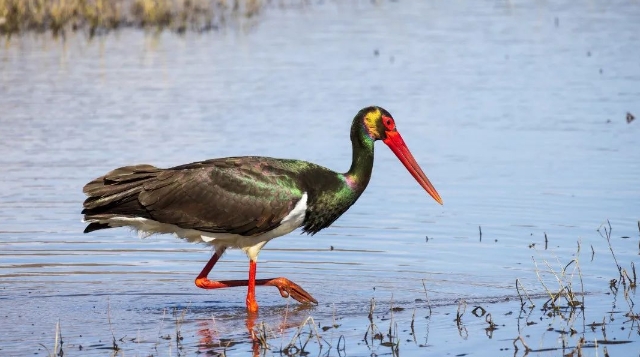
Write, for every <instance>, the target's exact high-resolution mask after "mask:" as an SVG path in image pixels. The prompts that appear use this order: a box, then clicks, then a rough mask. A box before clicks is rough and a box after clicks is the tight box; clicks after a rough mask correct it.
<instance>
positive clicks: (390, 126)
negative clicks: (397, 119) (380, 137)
mask: <svg viewBox="0 0 640 357" xmlns="http://www.w3.org/2000/svg"><path fill="white" fill-rule="evenodd" d="M382 123H383V124H384V127H385V128H386V129H387V130H395V128H396V124H395V123H394V121H393V118H391V117H387V116H383V117H382Z"/></svg>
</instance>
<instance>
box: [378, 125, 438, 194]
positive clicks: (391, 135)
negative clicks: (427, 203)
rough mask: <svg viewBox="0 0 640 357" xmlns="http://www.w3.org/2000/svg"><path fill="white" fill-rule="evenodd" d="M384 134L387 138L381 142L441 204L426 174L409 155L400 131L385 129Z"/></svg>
mask: <svg viewBox="0 0 640 357" xmlns="http://www.w3.org/2000/svg"><path fill="white" fill-rule="evenodd" d="M386 134H387V138H386V139H384V140H383V142H384V143H385V144H387V146H389V149H391V151H393V153H394V154H396V156H397V157H398V159H400V162H402V164H403V165H404V167H406V168H407V170H409V172H410V173H411V176H413V178H415V179H416V181H418V183H419V184H420V186H422V188H424V189H425V190H426V191H427V193H428V194H430V195H431V197H433V199H434V200H436V201H438V203H439V204H442V198H440V195H439V194H438V191H436V189H435V188H434V187H433V185H432V184H431V182H430V181H429V179H428V178H427V175H425V174H424V172H422V169H421V168H420V165H418V163H417V162H416V159H414V158H413V155H411V151H409V148H408V147H407V144H405V143H404V140H402V136H400V133H398V132H397V131H387V132H386Z"/></svg>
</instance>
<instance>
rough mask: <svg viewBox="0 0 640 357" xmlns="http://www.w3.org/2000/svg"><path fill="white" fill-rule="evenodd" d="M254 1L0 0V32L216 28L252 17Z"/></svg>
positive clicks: (260, 4)
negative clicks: (233, 19) (231, 20)
mask: <svg viewBox="0 0 640 357" xmlns="http://www.w3.org/2000/svg"><path fill="white" fill-rule="evenodd" d="M264 5H265V4H264V3H263V2H262V1H259V0H233V1H229V0H0V34H4V35H12V34H19V33H24V32H51V33H53V35H54V36H58V35H62V36H64V35H65V33H66V32H68V31H87V32H88V34H89V35H90V36H93V35H96V34H101V33H106V32H109V31H112V30H115V29H117V28H120V27H130V28H141V29H154V30H159V31H161V30H164V29H169V30H172V31H175V32H178V33H182V32H185V31H187V30H194V31H197V32H202V31H207V30H212V29H215V28H216V27H217V26H218V24H220V23H222V22H224V20H225V18H226V17H228V16H234V15H235V16H244V17H252V16H254V15H255V14H257V13H259V12H260V10H261V9H262V7H263V6H264Z"/></svg>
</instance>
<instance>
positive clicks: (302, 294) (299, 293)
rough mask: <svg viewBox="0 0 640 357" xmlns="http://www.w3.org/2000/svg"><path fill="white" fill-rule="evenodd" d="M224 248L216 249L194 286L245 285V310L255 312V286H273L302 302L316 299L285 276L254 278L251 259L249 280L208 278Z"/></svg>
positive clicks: (254, 270) (313, 301) (282, 293)
mask: <svg viewBox="0 0 640 357" xmlns="http://www.w3.org/2000/svg"><path fill="white" fill-rule="evenodd" d="M224 251H225V248H222V249H219V250H216V252H215V253H214V254H213V256H212V257H211V259H209V262H208V263H207V265H205V266H204V268H203V269H202V271H201V272H200V274H199V275H198V277H197V278H196V281H195V283H196V286H197V287H199V288H202V289H222V288H230V287H234V286H246V287H247V300H246V303H247V311H249V312H252V313H253V312H257V311H258V303H257V302H256V286H257V285H265V286H275V287H277V288H278V290H279V291H280V295H281V296H282V297H284V298H287V297H289V296H291V297H292V298H293V299H295V300H297V301H299V302H302V303H314V304H317V303H318V301H316V299H314V298H313V297H312V296H311V295H310V294H309V293H308V292H306V291H305V290H304V289H303V288H301V287H300V286H299V285H298V284H296V283H294V282H292V281H291V280H289V279H287V278H282V277H280V278H275V279H259V280H256V270H257V269H256V268H257V263H256V262H255V261H253V260H251V261H249V280H221V281H216V280H209V279H208V278H207V276H208V275H209V273H210V272H211V269H213V266H214V265H216V263H217V262H218V259H220V256H222V253H224Z"/></svg>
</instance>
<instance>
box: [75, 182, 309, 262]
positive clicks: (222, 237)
mask: <svg viewBox="0 0 640 357" xmlns="http://www.w3.org/2000/svg"><path fill="white" fill-rule="evenodd" d="M306 211H307V193H306V192H305V193H304V194H303V195H302V197H301V198H300V201H298V202H297V203H296V205H295V207H294V208H293V210H291V212H289V214H288V215H287V216H286V217H284V218H283V219H282V221H280V225H279V226H278V227H276V228H275V229H273V230H271V231H268V232H266V233H263V234H260V235H257V236H253V237H246V236H241V235H238V234H230V233H211V232H203V231H199V230H197V229H184V228H180V227H178V226H176V225H173V224H167V223H161V222H158V221H154V220H152V219H147V218H140V217H112V218H109V219H107V220H90V221H87V222H98V223H106V224H108V225H109V226H110V227H131V228H133V229H135V230H137V231H138V234H139V235H140V237H142V238H144V237H148V236H150V235H152V234H156V233H173V234H175V235H176V236H177V237H180V238H183V239H186V240H187V241H189V242H192V243H206V244H209V245H212V246H214V247H216V249H218V248H240V249H242V250H243V251H244V252H245V253H246V254H247V256H248V257H249V259H252V260H255V259H256V258H257V256H258V253H259V252H260V249H262V247H263V246H264V245H265V244H267V242H268V241H270V240H272V239H273V238H276V237H280V236H283V235H285V234H287V233H290V232H292V231H294V230H295V229H296V228H298V227H300V226H301V225H302V223H303V221H304V216H305V213H306Z"/></svg>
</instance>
